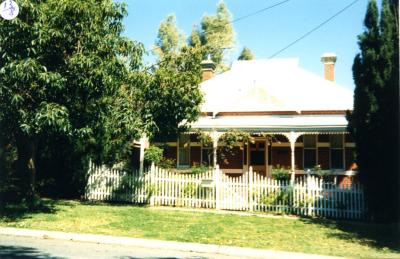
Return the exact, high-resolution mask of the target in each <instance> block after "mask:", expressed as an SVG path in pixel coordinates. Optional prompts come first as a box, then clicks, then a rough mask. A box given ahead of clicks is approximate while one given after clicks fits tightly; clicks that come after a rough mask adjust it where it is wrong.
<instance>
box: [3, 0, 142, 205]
mask: <svg viewBox="0 0 400 259" xmlns="http://www.w3.org/2000/svg"><path fill="white" fill-rule="evenodd" d="M18 4H19V6H20V14H19V16H18V18H16V19H14V20H12V21H7V20H3V19H0V41H1V45H0V56H1V57H2V58H1V59H0V125H1V126H2V129H1V131H2V134H1V136H2V137H3V140H2V141H1V142H3V144H4V145H3V146H2V147H1V148H4V146H5V145H8V146H9V145H14V146H15V148H16V152H17V162H16V165H17V166H16V172H17V176H18V177H19V178H20V179H22V180H23V181H22V182H21V184H20V185H21V186H24V189H25V190H27V193H28V197H29V198H31V199H32V197H33V196H34V193H35V177H36V168H37V166H36V158H37V157H38V156H40V155H42V154H41V153H42V152H39V153H40V154H38V150H39V149H40V150H44V148H43V146H40V145H39V143H41V144H44V143H48V142H57V141H58V140H59V139H60V138H63V139H64V140H65V141H62V142H60V143H63V144H64V145H68V146H69V145H74V146H79V147H80V149H81V150H82V149H86V148H89V147H88V146H89V144H91V145H92V147H97V149H101V150H102V151H104V150H107V148H108V150H110V149H111V148H109V147H110V146H112V145H113V144H115V143H117V144H118V143H123V142H124V141H126V139H127V138H125V139H124V140H121V136H129V138H130V139H133V138H135V137H136V138H137V137H139V136H140V134H141V129H143V128H145V127H143V123H142V120H141V112H142V111H143V110H142V109H141V106H138V105H136V104H138V103H137V102H135V101H134V100H132V98H134V96H136V95H135V94H136V92H137V90H136V88H138V86H137V85H134V84H133V83H134V82H135V80H131V79H130V77H131V73H132V71H134V70H135V69H137V68H138V67H139V64H140V60H141V55H142V52H143V48H142V46H141V45H140V44H138V43H135V42H133V41H131V40H128V39H126V38H124V37H122V36H121V33H122V30H123V26H122V19H123V17H124V16H125V15H126V11H125V7H124V5H123V4H120V3H113V1H111V0H101V1H97V0H88V1H80V0H68V1H66V0H61V1H60V0H48V1H39V0H37V1H32V0H29V1H28V0H25V1H19V2H18ZM132 82H133V83H132ZM116 131H117V133H116ZM118 131H119V132H118ZM116 135H118V136H116ZM52 140H53V141H52ZM117 140H118V141H117ZM1 142H0V143H1ZM57 148H58V149H59V150H60V151H62V150H63V147H62V146H58V147H57ZM54 150H57V149H53V151H54ZM117 150H119V149H117ZM55 152H57V151H55ZM0 153H2V152H0ZM100 157H101V156H100ZM26 179H30V180H29V181H27V180H26Z"/></svg>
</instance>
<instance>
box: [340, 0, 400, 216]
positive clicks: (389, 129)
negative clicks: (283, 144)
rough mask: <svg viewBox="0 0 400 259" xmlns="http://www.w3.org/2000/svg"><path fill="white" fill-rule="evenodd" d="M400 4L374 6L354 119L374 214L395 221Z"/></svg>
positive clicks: (364, 37) (360, 60)
mask: <svg viewBox="0 0 400 259" xmlns="http://www.w3.org/2000/svg"><path fill="white" fill-rule="evenodd" d="M397 10H398V3H397V1H388V0H383V2H382V9H381V14H380V15H379V11H378V6H377V3H376V1H374V0H372V1H369V3H368V7H367V13H366V16H365V19H364V25H365V32H364V33H362V34H361V35H360V36H359V46H360V50H361V52H360V53H359V54H357V56H356V57H355V60H354V65H353V75H354V81H355V84H356V88H355V90H354V109H353V111H352V113H350V114H349V115H348V119H349V130H350V131H351V132H352V134H353V135H354V138H355V142H356V155H357V163H358V166H359V171H360V174H359V177H360V180H361V181H362V183H363V184H364V186H365V195H366V201H367V205H368V212H369V213H370V216H371V217H372V218H373V219H375V220H380V221H394V220H398V219H399V218H400V213H399V204H400V199H399V174H400V172H399V162H398V155H399V124H398V123H399V99H398V98H399V64H398V62H399V45H398V36H399V35H398V30H399V27H398V20H397V17H398V16H397Z"/></svg>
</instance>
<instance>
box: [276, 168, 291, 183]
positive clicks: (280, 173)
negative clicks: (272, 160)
mask: <svg viewBox="0 0 400 259" xmlns="http://www.w3.org/2000/svg"><path fill="white" fill-rule="evenodd" d="M272 177H273V178H274V179H276V180H278V181H288V180H289V179H290V171H289V170H287V169H285V168H283V167H280V166H278V167H276V168H274V169H272Z"/></svg>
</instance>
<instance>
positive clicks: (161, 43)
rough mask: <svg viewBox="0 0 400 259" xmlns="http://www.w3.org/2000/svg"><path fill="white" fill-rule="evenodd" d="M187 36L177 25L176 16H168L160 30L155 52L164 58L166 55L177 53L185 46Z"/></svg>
mask: <svg viewBox="0 0 400 259" xmlns="http://www.w3.org/2000/svg"><path fill="white" fill-rule="evenodd" d="M184 38H185V36H184V35H183V33H182V32H181V31H180V30H179V29H178V27H177V25H176V17H175V14H170V15H168V16H167V17H166V18H165V20H164V21H162V22H161V24H160V27H159V28H158V34H157V39H156V43H155V45H156V47H157V48H156V50H155V52H156V53H157V54H158V55H159V56H162V55H163V54H165V53H171V52H173V53H176V52H178V51H179V50H180V49H181V48H182V46H183V44H184Z"/></svg>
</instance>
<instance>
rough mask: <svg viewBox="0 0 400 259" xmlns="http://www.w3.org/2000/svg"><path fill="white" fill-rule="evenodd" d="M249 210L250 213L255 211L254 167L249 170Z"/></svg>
mask: <svg viewBox="0 0 400 259" xmlns="http://www.w3.org/2000/svg"><path fill="white" fill-rule="evenodd" d="M248 173H249V185H248V186H249V202H250V203H249V207H250V208H249V209H250V211H254V199H253V167H252V166H250V168H249V172H248Z"/></svg>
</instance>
